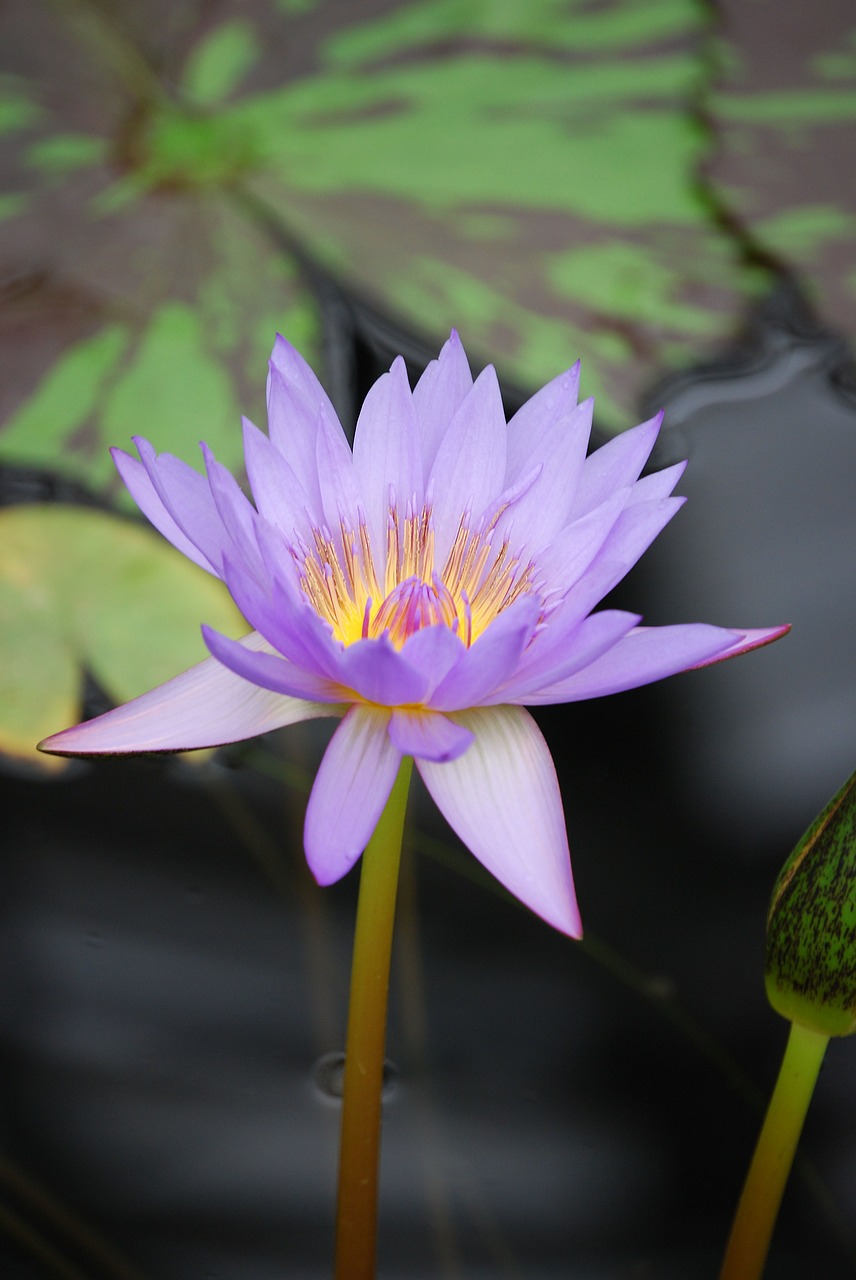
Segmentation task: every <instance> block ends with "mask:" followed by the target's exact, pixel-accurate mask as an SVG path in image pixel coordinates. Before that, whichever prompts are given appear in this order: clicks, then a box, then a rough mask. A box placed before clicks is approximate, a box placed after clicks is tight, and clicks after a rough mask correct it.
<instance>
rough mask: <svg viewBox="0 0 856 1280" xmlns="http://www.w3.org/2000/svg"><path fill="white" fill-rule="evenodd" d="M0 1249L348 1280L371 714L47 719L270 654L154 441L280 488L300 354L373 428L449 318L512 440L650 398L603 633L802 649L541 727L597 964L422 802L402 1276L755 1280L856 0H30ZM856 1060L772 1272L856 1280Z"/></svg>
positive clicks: (9, 536) (0, 1253)
mask: <svg viewBox="0 0 856 1280" xmlns="http://www.w3.org/2000/svg"><path fill="white" fill-rule="evenodd" d="M0 68H2V70H1V71H0V149H2V161H0V176H1V177H2V190H0V280H2V284H0V288H2V307H0V339H2V340H0V750H2V773H0V806H2V813H3V822H2V828H0V830H2V861H0V876H2V894H0V916H1V917H2V926H0V954H2V965H0V973H2V977H3V980H2V983H1V984H0V1054H2V1064H3V1071H2V1079H3V1082H4V1089H3V1095H2V1104H0V1105H2V1112H0V1114H2V1118H3V1130H2V1156H0V1231H2V1234H0V1262H2V1266H3V1274H4V1275H8V1276H9V1277H10V1278H11V1280H41V1278H42V1277H54V1276H58V1277H65V1278H66V1280H82V1278H85V1280H273V1278H274V1277H283V1276H289V1277H291V1276H294V1277H304V1276H305V1277H307V1278H314V1277H320V1276H324V1275H327V1274H328V1273H329V1269H330V1259H331V1252H332V1246H331V1240H332V1223H333V1198H334V1188H335V1165H336V1147H337V1126H338V1115H339V1112H338V1101H337V1088H338V1080H339V1067H340V1056H339V1055H341V1050H342V1048H343V1040H344V1022H345V1007H346V995H347V983H348V968H349V953H350V944H351V933H352V928H353V915H354V903H355V892H356V876H355V875H352V876H350V877H348V878H347V879H346V880H345V881H344V882H343V883H342V884H340V885H337V886H335V887H333V888H331V889H327V890H324V891H320V890H318V889H317V888H316V887H315V886H314V884H313V883H312V881H311V879H310V877H309V874H308V872H307V871H306V868H305V865H304V862H303V855H302V849H301V826H302V820H303V810H304V807H305V803H306V796H307V794H308V788H309V785H310V783H311V779H312V776H313V773H314V770H315V767H316V765H317V762H318V760H319V759H320V756H321V753H322V751H323V749H324V745H325V742H326V738H327V736H329V732H330V728H329V724H328V722H312V723H310V724H308V725H305V726H296V727H294V728H291V729H289V730H286V731H284V732H283V733H282V734H279V735H271V736H270V737H269V738H266V739H263V740H260V741H257V742H253V743H249V744H243V745H238V746H235V747H232V748H228V749H226V750H223V751H221V752H219V753H216V754H211V755H205V756H204V757H203V758H199V757H198V756H197V757H192V758H191V757H186V758H182V759H168V758H166V759H150V760H107V761H102V762H97V763H88V764H84V763H76V762H60V761H56V760H50V759H47V758H45V757H41V758H40V757H38V756H37V754H36V752H35V750H34V744H35V742H36V741H37V740H38V739H40V738H42V737H44V736H45V735H46V734H47V733H50V732H53V731H55V730H57V729H59V728H62V727H64V726H66V725H67V724H70V723H72V722H73V721H75V720H77V719H80V718H81V717H82V716H88V715H92V714H95V713H97V712H98V711H100V710H103V709H105V708H106V707H107V706H109V705H112V704H114V703H116V702H120V701H123V700H125V699H127V698H129V697H132V696H134V695H135V694H137V693H139V692H142V691H143V690H144V689H147V688H149V687H151V686H152V685H153V684H155V683H158V682H160V681H162V680H164V679H166V678H168V677H169V676H171V675H173V674H175V673H177V672H178V671H180V670H183V669H184V668H185V667H187V666H189V665H190V664H192V663H193V662H195V661H197V660H198V659H199V658H201V657H203V656H204V654H205V650H204V647H203V645H202V641H201V637H200V635H199V624H200V622H203V621H205V622H208V623H211V624H213V625H215V626H218V627H221V628H222V629H224V630H229V631H230V632H231V634H234V635H239V634H241V629H242V623H241V620H240V618H238V617H237V616H236V615H235V613H234V609H233V607H232V606H231V604H230V603H229V601H228V600H226V599H225V598H224V597H223V595H222V594H221V592H220V590H219V586H218V584H217V583H214V582H213V581H212V580H211V579H209V578H208V577H207V576H206V575H205V574H203V573H202V572H201V571H199V570H197V569H196V568H195V567H194V566H192V565H190V564H189V563H187V562H185V561H183V560H182V558H181V557H180V556H179V555H178V554H177V553H175V552H174V551H173V550H172V549H171V548H170V547H168V546H166V544H165V543H163V541H162V540H161V539H159V537H158V535H157V534H155V533H154V532H153V531H151V530H150V529H149V528H148V527H146V526H145V525H144V523H143V522H142V521H140V520H139V519H138V518H137V517H136V515H135V514H134V511H133V509H132V504H131V503H130V501H129V500H128V499H127V497H125V496H123V494H122V492H121V490H120V486H119V484H118V482H117V478H116V476H115V474H114V472H113V468H112V463H111V461H110V458H109V454H108V452H107V450H108V446H110V445H112V444H118V445H120V446H124V447H127V444H128V441H129V438H130V437H131V435H133V434H135V433H138V432H139V433H142V434H145V435H146V436H147V437H149V438H150V439H151V440H152V441H153V443H154V444H155V446H156V447H157V449H158V450H159V451H170V452H173V453H176V454H178V455H180V456H182V457H183V458H185V459H187V460H191V459H192V458H194V457H195V456H197V454H196V448H197V442H198V441H199V440H200V439H205V440H207V441H208V443H209V444H211V446H212V447H213V448H214V450H215V452H216V453H217V456H218V457H219V458H220V459H221V460H222V461H224V462H225V463H227V464H228V465H230V466H231V467H232V468H233V469H234V470H236V471H237V472H238V473H240V469H241V453H240V432H239V422H240V415H241V413H242V412H243V413H246V414H247V415H248V416H250V417H251V418H253V419H254V420H255V421H256V422H257V423H259V424H260V425H264V377H265V370H266V360H267V357H268V354H269V352H270V348H271V346H272V343H273V337H274V334H275V333H276V332H277V331H280V332H282V333H284V334H285V335H286V336H287V337H288V338H289V339H290V341H291V342H293V343H294V344H295V345H296V346H297V347H298V348H299V349H300V350H301V351H302V352H303V353H304V354H305V355H306V356H307V358H308V359H310V361H311V363H312V364H313V365H314V367H315V368H316V370H317V372H318V373H319V376H320V377H321V378H322V381H323V382H324V384H325V386H326V387H327V388H328V390H329V391H330V393H331V395H332V397H333V399H334V402H335V403H336V406H337V408H338V409H339V412H340V415H341V417H342V421H343V423H344V424H345V426H346V429H347V430H348V431H352V428H353V424H354V421H355V419H356V412H357V408H358V406H359V403H360V401H361V398H362V396H363V395H364V393H365V391H366V389H367V388H368V386H369V385H370V384H371V382H372V380H373V379H374V378H375V377H377V376H378V374H379V373H380V372H382V371H383V369H384V368H386V367H388V365H389V363H390V361H391V359H392V357H393V356H394V355H395V354H396V353H398V352H402V353H403V354H404V355H405V356H406V358H407V360H408V364H409V367H410V369H411V373H412V376H413V377H414V378H415V377H416V376H417V375H418V373H419V371H420V369H421V368H422V367H423V366H424V364H425V363H426V362H427V360H429V359H430V358H432V356H434V355H435V354H436V352H437V350H438V349H439V347H440V345H441V344H442V342H443V341H444V339H445V338H446V337H447V336H448V332H449V329H450V328H451V326H452V325H455V326H457V327H458V329H459V330H460V332H461V335H462V337H463V339H464V342H465V344H466V347H467V350H468V353H469V355H470V358H471V361H472V364H473V367H474V369H475V370H478V369H479V368H481V367H482V365H483V364H484V363H486V362H488V361H491V362H493V363H495V364H496V366H497V369H498V371H499V374H500V379H501V381H502V385H503V388H504V391H505V394H506V401H507V407H508V409H509V412H510V411H511V410H513V409H514V408H515V407H516V406H517V405H518V404H519V403H520V402H521V400H522V399H523V398H525V396H526V395H528V394H530V393H531V392H532V391H533V390H535V389H536V388H537V387H538V386H539V385H540V384H541V383H542V382H544V381H546V380H547V379H549V378H550V377H552V376H553V375H555V374H556V373H558V372H560V371H561V370H562V369H564V368H567V367H568V366H569V365H570V364H572V363H573V362H574V360H576V359H577V358H578V357H580V358H581V359H582V362H583V374H582V394H583V395H592V394H593V395H595V396H596V398H597V408H596V429H597V433H598V439H599V440H602V439H605V438H607V437H608V436H609V435H611V434H614V433H615V432H617V431H621V430H622V429H624V428H626V427H627V426H629V425H631V424H632V423H634V422H636V421H638V420H640V419H641V418H643V417H645V416H647V415H648V414H649V413H650V412H652V411H653V410H654V409H656V408H658V407H659V406H661V405H664V406H665V408H666V427H665V428H664V431H663V434H662V436H661V441H660V444H659V446H658V454H657V457H656V458H655V460H654V462H655V464H656V465H665V464H667V463H670V462H673V461H676V460H677V459H679V458H683V457H688V458H689V459H690V466H689V469H688V471H687V474H686V476H685V478H684V480H683V481H682V482H681V486H680V491H681V492H682V493H685V494H687V495H688V497H689V502H688V503H687V506H686V507H685V509H684V510H683V511H682V512H681V513H680V514H679V516H678V517H677V519H676V520H675V521H674V523H673V524H672V525H671V526H670V527H669V529H668V530H667V531H666V532H665V533H664V534H663V535H662V536H661V537H660V538H659V539H658V542H657V543H656V544H655V547H654V548H653V549H652V550H651V551H650V552H649V553H648V554H647V555H646V557H645V559H644V561H643V562H642V564H641V565H640V566H639V567H638V568H637V569H636V570H634V572H633V573H632V574H631V575H630V576H629V577H628V578H627V580H626V581H625V582H624V583H623V584H622V585H621V586H620V588H619V589H618V590H617V591H616V592H615V593H614V598H613V599H612V600H611V603H614V604H615V605H617V606H618V607H622V608H630V609H634V610H637V611H638V612H641V613H643V614H644V615H645V620H646V621H647V622H649V623H669V622H686V621H709V622H713V623H716V624H719V625H726V626H738V627H739V626H743V627H759V626H770V625H774V624H777V623H781V622H791V623H793V628H794V629H793V632H792V634H791V635H790V636H789V637H788V638H787V639H786V640H784V641H783V642H781V643H780V644H777V645H776V646H774V647H773V648H771V649H768V650H764V651H761V652H758V653H755V654H751V655H748V656H746V657H744V658H742V659H740V660H738V661H737V662H734V663H729V664H726V665H725V666H723V667H717V668H714V669H712V670H707V671H702V672H695V673H691V674H687V675H684V676H679V677H675V678H674V679H672V680H670V681H667V682H664V683H663V684H662V685H655V686H653V687H651V688H648V689H643V690H639V691H636V692H632V693H628V694H623V695H620V696H618V697H615V698H608V699H604V700H601V701H596V702H592V703H581V704H576V705H572V706H569V707H555V708H545V709H543V710H539V713H538V716H537V718H538V720H539V723H540V724H541V725H542V727H543V729H544V732H545V734H546V736H547V739H548V742H549V744H550V746H551V749H552V750H553V753H554V756H555V759H556V763H557V768H558V771H559V776H560V782H561V785H562V791H563V796H564V799H565V809H566V816H567V822H568V829H569V835H570V841H571V849H572V855H573V858H574V869H575V875H576V880H577V886H578V891H579V895H580V901H581V906H582V910H583V915H584V921H585V924H586V928H587V934H586V939H585V941H584V942H583V944H581V945H576V944H573V943H571V942H569V941H568V940H567V939H565V938H562V937H560V936H559V935H558V934H554V933H553V932H551V931H550V930H549V928H547V927H546V926H545V925H543V924H542V923H541V922H540V921H538V920H536V919H535V918H534V917H532V916H530V915H528V914H527V913H526V912H525V911H524V910H523V909H522V908H520V907H519V906H518V905H517V904H515V903H512V902H511V901H510V900H509V899H508V898H507V897H506V896H505V895H504V894H503V892H502V891H501V890H500V889H499V888H498V887H497V886H496V885H495V884H494V883H493V882H491V881H489V879H488V877H487V876H486V875H483V874H482V872H481V870H480V869H479V867H478V866H477V864H476V863H475V861H474V860H473V859H472V858H471V857H469V855H467V854H466V853H465V852H464V851H463V850H461V849H460V848H459V847H458V846H457V844H456V842H455V840H454V838H453V837H452V836H451V835H450V833H449V832H448V830H447V829H446V828H445V827H444V826H443V824H442V822H441V820H440V819H439V817H438V816H437V814H436V813H435V812H434V811H433V809H432V807H431V805H430V804H429V803H428V801H427V799H426V798H425V796H424V794H423V793H422V792H420V791H419V790H418V789H416V790H415V791H414V795H413V800H412V804H411V823H410V837H409V843H408V849H407V854H406V858H405V864H404V873H403V881H402V889H401V906H400V916H399V928H398V935H397V946H396V957H395V965H394V973H393V992H392V1009H391V1022H390V1031H389V1041H388V1053H389V1059H390V1069H389V1084H388V1091H387V1101H386V1111H385V1131H384V1157H383V1203H382V1217H381V1238H380V1265H381V1275H382V1276H384V1277H388V1278H390V1280H391V1278H392V1277H396V1278H398V1277H402V1280H403V1278H404V1277H424V1278H425V1280H427V1278H428V1277H444V1278H445V1277H450V1278H455V1280H458V1278H460V1280H473V1278H478V1280H481V1278H482V1277H515V1278H518V1277H524V1276H525V1277H538V1278H539V1280H542V1278H543V1280H547V1278H548V1277H549V1278H551V1280H552V1278H553V1277H556V1278H558V1277H562V1280H648V1278H649V1277H650V1278H651V1280H682V1278H684V1277H711V1278H712V1277H714V1276H715V1274H716V1270H717V1266H718V1261H719V1258H720V1256H721V1251H722V1248H723V1245H724V1240H725V1237H726V1233H727V1230H728V1226H729V1223H730V1218H731V1214H732V1212H733V1208H734V1204H735V1202H736V1197H737V1194H738V1191H739V1188H740V1185H741V1182H742V1179H743V1176H744V1173H745V1170H746V1167H747V1163H748V1159H749V1156H750V1153H751V1150H752V1146H753V1143H754V1140H755V1136H756V1134H757V1130H758V1125H759V1123H760V1117H761V1114H762V1111H763V1106H764V1103H765V1099H766V1097H767V1096H768V1093H769V1090H770V1088H771V1086H772V1083H773V1080H774V1078H775V1074H776V1071H777V1068H778V1062H779V1058H780V1054H781V1051H782V1048H783V1045H784V1039H785V1035H786V1025H785V1023H784V1022H782V1021H781V1019H779V1018H778V1017H777V1016H776V1015H775V1014H773V1013H772V1012H771V1011H770V1010H769V1008H768V1006H767V1004H766V1001H765V998H764V993H763V979H762V963H763V937H764V918H765V912H766V907H767V902H768V898H769V894H770V890H771V887H772V884H773V881H774V879H775V876H776V874H777V872H778V869H779V867H780V865H781V863H782V861H783V860H784V858H785V856H786V854H787V853H788V851H789V850H790V848H791V846H792V845H793V844H794V842H795V841H796V840H797V838H798V837H799V836H800V834H801V833H802V831H803V830H804V829H805V827H806V826H807V825H808V824H809V822H810V821H811V820H812V818H813V817H814V815H815V814H816V812H817V811H818V810H819V809H820V808H821V807H822V805H823V804H824V803H825V802H826V800H827V799H829V797H830V796H831V795H832V793H833V792H834V791H835V790H836V789H837V787H838V786H839V785H840V784H841V783H842V782H843V781H844V779H845V778H846V777H847V776H848V774H849V773H850V772H852V770H853V768H854V765H856V731H854V726H856V664H854V654H853V641H852V636H853V630H854V623H856V604H854V601H856V555H854V543H856V514H854V512H855V511H856V502H854V499H856V380H855V379H854V367H853V362H852V337H853V333H854V331H856V257H854V253H853V246H854V242H856V234H854V233H855V232H856V186H854V183H853V162H854V155H856V145H854V144H855V143H856V17H854V14H853V10H852V5H851V4H850V3H849V2H848V0H819V2H818V3H816V4H813V5H810V6H809V5H805V4H804V3H803V0H742V2H741V0H721V2H720V3H717V4H715V5H714V4H703V3H700V2H696V0H529V2H528V3H527V4H525V5H524V4H517V3H513V2H512V0H467V2H466V3H462V2H461V0H415V2H412V3H400V2H396V0H326V2H325V0H180V2H179V3H175V0H172V2H169V3H168V2H167V0H54V2H53V3H49V2H47V0H4V3H3V5H2V7H0ZM854 1053H856V1049H854V1046H853V1045H851V1044H850V1043H849V1042H847V1041H841V1042H833V1043H832V1045H831V1047H830V1050H829V1053H828V1055H827V1061H826V1064H825V1067H824V1070H823V1073H822V1075H821V1078H820V1082H819V1085H818V1090H817V1093H816V1096H815V1101H814V1104H813V1107H812V1110H811V1112H810V1115H809V1120H808V1124H807V1127H806V1132H805V1138H804V1145H803V1158H802V1162H801V1164H800V1166H799V1167H798V1168H797V1170H796V1171H795V1174H794V1177H793V1179H792V1183H791V1186H790V1188H789V1191H788V1193H787V1196H786V1200H785V1205H784V1210H783V1215H782V1219H781V1221H780V1224H779V1228H778V1231H777V1235H776V1238H775V1241H774V1244H773V1250H772V1254H771V1260H770V1264H769V1276H770V1277H771V1280H791V1278H792V1277H793V1278H794V1280H796V1277H803V1276H805V1275H806V1274H813V1275H823V1276H824V1277H829V1278H831V1280H838V1277H842V1278H843V1277H850V1276H853V1275H854V1274H856V1214H854V1203H856V1107H854V1104H856V1090H854V1086H853V1079H854V1075H853V1070H854V1062H856V1058H854Z"/></svg>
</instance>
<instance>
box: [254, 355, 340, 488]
mask: <svg viewBox="0 0 856 1280" xmlns="http://www.w3.org/2000/svg"><path fill="white" fill-rule="evenodd" d="M267 407H268V429H269V431H270V437H271V440H272V441H273V444H274V446H275V447H276V449H278V451H279V452H280V453H281V454H282V456H283V457H284V458H285V459H286V461H287V462H289V463H290V464H291V466H292V468H293V469H294V472H295V475H296V476H297V478H298V479H299V480H300V482H301V484H302V485H303V487H304V489H305V490H306V492H307V493H308V494H309V497H310V500H311V502H312V510H313V511H320V506H321V503H320V492H319V489H318V468H317V464H316V459H315V437H316V435H317V434H318V419H319V416H321V417H323V418H324V419H325V421H326V422H327V423H328V424H329V425H330V427H332V428H333V429H335V430H336V431H337V432H339V433H341V430H342V428H341V426H340V424H339V419H338V417H337V416H336V411H335V409H334V408H333V406H332V404H331V403H330V400H329V397H328V395H327V392H326V391H325V390H324V388H323V387H322V386H321V383H320V382H319V381H318V379H317V378H316V377H315V374H314V373H313V372H312V370H311V369H310V367H309V365H308V364H307V363H306V361H305V360H304V359H303V357H302V356H301V355H300V354H299V352H297V351H296V350H295V349H294V347H292V346H291V344H290V343H289V342H286V340H285V338H283V337H281V336H277V339H276V343H275V344H274V348H273V353H272V355H271V359H270V366H269V373H268V384H267Z"/></svg>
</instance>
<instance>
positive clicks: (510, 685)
mask: <svg viewBox="0 0 856 1280" xmlns="http://www.w3.org/2000/svg"><path fill="white" fill-rule="evenodd" d="M640 621H641V619H640V617H639V614H638V613H624V612H622V611H621V610H619V609H603V610H602V611H601V612H600V613H592V614H590V615H589V617H587V618H583V620H582V622H579V623H578V624H577V625H576V626H575V627H574V628H573V629H572V630H571V631H569V632H566V631H565V630H564V629H562V628H561V627H557V628H555V630H554V628H553V627H552V626H551V627H548V628H545V629H544V631H543V632H542V633H541V636H542V637H543V639H544V645H543V646H539V643H538V641H539V639H540V638H541V637H536V639H535V641H534V643H533V644H532V646H531V647H530V649H529V651H528V652H527V654H526V659H527V660H526V662H525V664H521V669H520V670H519V671H518V672H517V673H516V674H515V675H514V676H513V677H512V678H511V679H510V680H509V681H508V682H507V684H505V685H504V686H503V687H502V688H501V689H499V690H498V691H497V692H496V693H495V694H494V695H493V696H492V697H490V698H489V699H485V701H489V702H518V703H521V704H523V705H524V706H528V707H534V706H538V705H539V704H540V703H541V702H542V701H544V702H551V701H552V699H551V698H550V697H546V698H544V699H542V698H541V696H540V692H541V690H542V689H544V688H551V687H552V686H553V685H555V684H556V683H558V682H559V681H560V680H567V679H568V677H569V676H572V675H573V674H574V672H576V671H581V670H582V669H583V667H587V666H589V665H590V664H591V663H592V662H594V661H595V659H597V658H599V657H600V656H601V654H604V653H606V652H607V651H608V650H609V649H611V648H612V647H613V646H614V645H616V644H618V642H619V640H622V639H623V638H624V636H626V635H627V634H628V633H629V632H630V631H632V630H633V628H634V627H636V626H638V624H639V622H640Z"/></svg>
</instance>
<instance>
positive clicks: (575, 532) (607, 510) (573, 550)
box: [538, 488, 632, 596]
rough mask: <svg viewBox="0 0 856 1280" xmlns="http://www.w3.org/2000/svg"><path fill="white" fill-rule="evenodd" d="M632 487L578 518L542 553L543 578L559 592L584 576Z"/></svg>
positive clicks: (567, 588) (558, 594)
mask: <svg viewBox="0 0 856 1280" xmlns="http://www.w3.org/2000/svg"><path fill="white" fill-rule="evenodd" d="M631 492H632V490H631V489H630V488H625V489H619V491H618V492H617V493H613V494H611V495H610V496H609V497H608V498H607V500H606V501H605V502H602V503H601V504H600V506H599V507H595V509H594V510H593V511H589V512H587V513H586V514H585V515H584V516H580V518H579V519H578V520H574V521H573V523H572V524H569V525H568V526H567V527H566V528H564V529H563V530H562V532H561V533H559V534H558V535H557V536H556V538H555V539H554V541H553V542H552V543H551V544H550V546H549V547H546V548H545V549H544V550H543V551H542V552H541V553H540V554H539V556H538V569H539V581H540V582H543V584H544V586H545V589H547V590H549V591H550V592H551V594H553V593H554V594H555V595H557V596H562V595H564V594H565V593H566V592H567V591H568V590H569V589H570V587H572V586H573V584H574V583H575V582H577V581H579V579H580V578H581V577H582V575H583V574H584V573H585V571H586V569H587V568H588V567H589V565H590V564H591V563H592V561H593V560H594V559H595V557H596V556H597V554H598V552H599V551H600V549H601V547H602V546H603V544H604V542H605V541H606V539H607V536H608V535H609V533H610V531H611V529H612V528H613V527H614V525H615V522H616V521H617V520H618V518H619V516H620V515H621V513H622V512H623V511H624V509H625V507H626V506H627V503H628V501H629V499H630V494H631Z"/></svg>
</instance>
